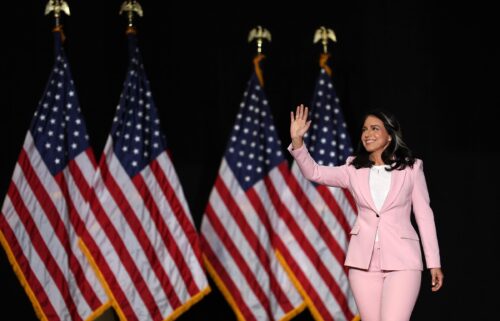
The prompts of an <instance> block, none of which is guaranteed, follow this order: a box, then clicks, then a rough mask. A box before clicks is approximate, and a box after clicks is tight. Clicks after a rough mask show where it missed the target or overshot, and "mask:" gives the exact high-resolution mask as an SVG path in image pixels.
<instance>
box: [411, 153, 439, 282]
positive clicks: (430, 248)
mask: <svg viewBox="0 0 500 321" xmlns="http://www.w3.org/2000/svg"><path fill="white" fill-rule="evenodd" d="M413 172H414V177H413V192H412V205H413V213H414V214H415V220H416V221H417V225H418V230H419V232H420V239H421V240H422V247H423V249H424V255H425V261H426V263H427V268H429V269H430V272H431V278H432V280H431V282H432V291H437V290H439V289H440V288H441V286H442V285H443V278H444V276H443V272H442V270H441V262H440V258H439V245H438V239H437V233H436V225H435V222H434V214H433V212H432V209H431V207H430V199H429V192H428V191H427V184H426V181H425V175H424V169H423V163H422V161H421V160H419V159H417V160H416V162H415V165H414V169H413Z"/></svg>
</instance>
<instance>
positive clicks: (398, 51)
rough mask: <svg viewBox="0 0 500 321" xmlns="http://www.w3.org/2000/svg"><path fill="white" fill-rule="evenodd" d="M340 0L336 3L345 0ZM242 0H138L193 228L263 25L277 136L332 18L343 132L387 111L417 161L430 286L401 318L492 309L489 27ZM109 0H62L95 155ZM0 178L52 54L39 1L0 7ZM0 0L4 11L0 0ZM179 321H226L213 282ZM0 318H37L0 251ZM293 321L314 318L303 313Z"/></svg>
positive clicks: (110, 65)
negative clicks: (432, 254) (219, 0)
mask: <svg viewBox="0 0 500 321" xmlns="http://www.w3.org/2000/svg"><path fill="white" fill-rule="evenodd" d="M346 2H349V4H346ZM456 3H457V2H454V3H449V4H446V3H443V2H440V3H438V2H430V3H426V2H425V1H421V0H408V1H369V2H366V3H361V2H358V1H356V2H353V1H336V0H334V1H328V2H317V3H315V2H313V1H305V2H300V3H298V4H297V5H290V4H281V5H280V4H271V3H256V2H252V1H241V2H238V3H236V4H232V5H221V4H213V3H210V4H208V3H198V4H196V3H190V2H187V1H185V2H180V1H145V0H144V1H141V4H142V6H143V8H144V12H145V15H144V18H143V19H141V21H139V22H138V23H137V25H138V29H139V40H140V46H141V49H142V53H143V56H144V62H145V67H146V71H147V74H148V76H149V78H150V80H151V83H152V88H153V96H154V98H155V101H156V103H157V105H158V107H159V113H160V117H161V122H162V128H163V130H164V131H165V133H166V136H167V143H168V145H169V148H170V150H171V152H172V155H173V162H174V165H175V167H176V170H177V172H178V174H179V177H180V180H181V182H182V184H183V187H184V191H185V194H186V197H187V199H188V203H189V205H190V208H191V211H192V215H193V217H194V220H195V222H196V225H197V227H199V225H200V221H201V214H202V213H203V209H204V206H205V204H206V202H207V199H208V194H209V192H210V189H211V185H212V184H213V182H214V179H215V176H216V173H217V169H218V166H219V162H220V160H221V157H222V154H223V151H224V148H225V144H226V141H227V139H228V135H229V131H230V128H231V126H232V124H233V121H234V117H235V115H236V112H237V108H238V106H239V103H240V99H241V96H242V93H243V90H244V88H245V84H246V81H247V80H248V77H249V76H250V73H251V71H252V63H251V59H252V57H253V55H254V53H255V46H254V45H249V44H247V41H246V39H247V36H248V32H249V30H250V29H251V28H253V27H255V26H256V25H257V24H261V25H262V26H264V27H266V28H267V29H269V30H270V31H271V33H272V36H273V40H272V43H271V44H269V45H266V46H265V50H264V51H265V54H266V55H267V57H268V58H267V59H266V61H265V64H264V77H265V84H266V87H265V90H266V92H267V95H268V98H269V102H270V105H271V108H272V111H273V114H274V117H275V120H276V125H277V128H278V130H279V134H280V137H281V140H282V141H283V143H284V144H287V143H288V141H289V139H288V136H287V133H288V121H289V111H290V110H291V109H292V108H293V107H294V106H296V105H297V104H299V103H302V102H304V103H308V102H309V101H310V99H311V95H312V91H313V88H314V82H315V78H316V76H317V72H318V63H317V62H318V55H319V53H320V50H321V48H320V46H318V45H313V44H312V38H313V34H314V31H315V30H316V28H318V27H319V26H321V25H325V26H327V27H330V28H333V29H334V30H335V32H336V34H337V38H338V43H337V44H336V45H335V46H334V47H333V48H331V52H332V54H333V57H334V59H333V65H332V67H333V71H334V73H333V80H334V83H335V86H336V89H337V91H338V95H339V97H340V101H341V105H342V107H343V111H344V114H345V117H346V121H347V123H348V126H349V132H350V134H351V137H353V140H354V141H356V140H357V139H358V137H359V128H360V124H359V120H360V118H361V116H362V114H363V113H364V112H365V111H367V110H368V109H371V108H374V107H382V108H386V109H388V110H391V111H393V112H394V113H395V114H396V115H397V116H398V118H399V119H400V122H401V123H402V127H403V129H404V134H405V138H406V141H407V143H408V144H409V145H410V147H411V148H412V149H413V151H414V153H415V154H416V155H417V156H418V157H420V158H422V159H423V160H424V164H425V173H426V176H427V181H428V186H429V192H430V195H431V201H432V203H431V205H432V207H433V209H434V212H435V217H436V225H437V229H438V237H439V241H440V246H441V253H442V263H443V270H444V272H445V276H446V278H445V285H444V288H443V289H442V290H441V291H440V292H439V293H437V294H433V293H431V291H430V278H429V276H428V273H427V272H426V273H425V274H424V278H423V281H422V282H423V287H422V289H421V294H420V297H419V299H418V302H417V304H416V307H415V311H414V314H413V318H412V320H426V321H431V320H480V319H481V320H484V319H486V318H488V317H489V316H491V317H492V319H495V318H494V316H493V313H494V312H495V311H496V309H495V307H496V306H495V300H494V298H493V297H494V294H495V291H494V290H495V288H494V283H496V280H497V276H496V275H497V271H496V269H497V265H496V264H494V263H493V260H494V259H495V256H497V255H498V253H499V251H498V245H497V243H498V242H496V236H497V234H498V233H496V232H497V231H498V228H497V226H496V224H495V223H496V222H497V221H498V220H497V217H498V215H499V214H500V213H499V212H500V211H499V209H498V205H497V201H498V199H499V196H500V193H498V190H499V188H498V187H497V184H496V182H497V181H498V178H499V174H498V169H497V168H498V164H497V163H496V161H497V160H498V156H499V151H498V145H499V144H498V139H499V131H498V128H499V121H498V118H496V117H495V115H496V114H495V109H497V108H498V106H499V98H498V94H497V91H498V85H499V81H498V71H499V68H498V66H499V64H498V62H497V57H498V54H499V50H498V48H497V47H496V43H497V42H498V40H497V38H498V36H497V32H498V30H499V28H498V23H496V22H495V20H496V15H495V11H494V10H493V9H492V8H488V7H485V6H484V4H480V3H479V2H475V3H469V4H468V5H467V6H463V7H460V6H458V5H457V4H456ZM120 4H121V1H118V0H115V1H99V2H96V1H69V5H70V7H71V10H72V15H71V17H69V18H67V17H65V18H64V20H63V21H64V25H65V33H66V35H67V41H66V44H65V47H66V51H67V55H68V58H69V61H70V66H71V68H72V71H73V77H74V80H75V84H76V88H77V92H78V95H79V98H80V103H81V105H82V110H83V113H84V116H85V118H86V121H87V127H88V131H89V135H90V140H91V144H92V146H93V147H94V151H95V153H96V155H100V153H101V151H102V148H103V146H104V142H105V139H106V136H107V134H108V132H109V130H110V127H111V120H112V117H113V114H114V111H115V107H116V104H117V103H118V96H119V94H120V91H121V85H122V81H123V79H124V76H125V70H126V57H127V52H126V38H125V36H124V29H125V28H124V27H125V24H126V22H125V18H124V17H120V16H118V10H119V6H120ZM2 6H3V7H4V9H3V10H2V11H3V20H2V30H3V33H2V40H1V42H0V43H1V46H2V49H1V50H0V51H1V57H0V58H1V59H0V64H1V68H2V69H1V74H0V77H1V83H2V84H3V85H1V87H0V88H1V89H0V90H1V92H0V94H1V96H0V97H1V100H0V106H1V126H0V130H1V134H0V139H1V147H2V157H0V162H1V179H0V198H1V199H2V202H3V197H4V195H5V193H6V190H7V187H8V184H9V180H10V177H11V174H12V171H13V169H14V165H15V162H16V160H17V156H18V154H19V151H20V148H21V146H22V142H23V140H24V136H25V134H26V131H27V129H28V126H29V123H30V121H31V117H32V114H33V111H34V110H35V107H36V105H37V101H38V99H39V98H40V97H41V94H42V92H43V89H44V86H45V82H46V80H47V78H48V75H49V71H50V68H51V66H52V62H53V51H52V45H53V42H52V36H51V33H50V29H51V26H52V23H53V19H52V18H49V17H45V16H44V15H43V10H44V6H45V1H28V2H20V1H17V2H11V3H10V4H7V3H6V4H3V5H2ZM5 6H6V7H5ZM211 285H212V288H213V291H212V293H211V294H210V295H208V296H207V297H206V298H205V299H203V300H202V301H200V302H199V303H198V304H196V305H195V306H194V307H193V308H191V309H190V310H189V311H188V312H187V313H185V314H184V315H183V316H181V318H180V320H185V321H187V320H235V316H234V314H233V312H232V311H231V309H230V307H229V305H228V304H227V303H226V302H225V301H224V299H223V297H222V296H221V294H220V292H219V291H218V290H217V288H216V287H215V285H214V284H213V283H211ZM0 297H1V299H0V311H1V313H0V320H24V321H29V320H36V317H35V314H34V312H33V309H32V307H31V304H30V302H29V300H28V297H27V296H26V295H25V293H24V290H23V289H22V287H21V285H20V283H19V282H18V280H17V278H16V277H15V275H14V273H13V271H12V269H11V267H10V265H9V263H8V261H7V258H6V256H5V253H4V251H3V250H0ZM296 320H312V318H311V316H310V314H309V312H308V311H304V312H303V313H302V314H301V315H299V316H298V317H297V318H296Z"/></svg>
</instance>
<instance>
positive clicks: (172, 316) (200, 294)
mask: <svg viewBox="0 0 500 321" xmlns="http://www.w3.org/2000/svg"><path fill="white" fill-rule="evenodd" d="M210 291H212V289H210V287H209V286H207V287H206V288H204V289H203V290H201V291H200V292H198V294H196V295H194V296H193V297H192V298H190V299H189V300H188V301H187V302H186V303H184V304H183V305H181V306H180V307H178V308H177V309H175V311H174V312H172V313H171V314H170V315H169V316H168V317H167V318H166V319H165V320H164V321H173V320H175V319H177V318H178V317H180V316H181V315H182V314H183V313H184V312H186V311H187V310H189V309H190V308H191V307H192V306H193V305H195V304H196V303H198V302H199V301H200V300H201V299H203V298H204V297H205V295H207V294H209V293H210Z"/></svg>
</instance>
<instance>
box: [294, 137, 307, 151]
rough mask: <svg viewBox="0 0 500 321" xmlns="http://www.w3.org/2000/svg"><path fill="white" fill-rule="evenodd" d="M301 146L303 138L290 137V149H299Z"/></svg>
mask: <svg viewBox="0 0 500 321" xmlns="http://www.w3.org/2000/svg"><path fill="white" fill-rule="evenodd" d="M303 144H304V138H302V137H292V148H293V149H297V148H301V147H302V145H303Z"/></svg>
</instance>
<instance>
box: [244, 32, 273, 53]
mask: <svg viewBox="0 0 500 321" xmlns="http://www.w3.org/2000/svg"><path fill="white" fill-rule="evenodd" d="M254 39H256V40H257V53H258V54H260V53H262V43H263V41H264V39H266V40H267V41H269V42H271V33H270V32H269V30H267V29H265V28H262V27H261V26H257V27H255V28H253V29H252V30H250V33H249V34H248V42H252V40H254Z"/></svg>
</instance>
